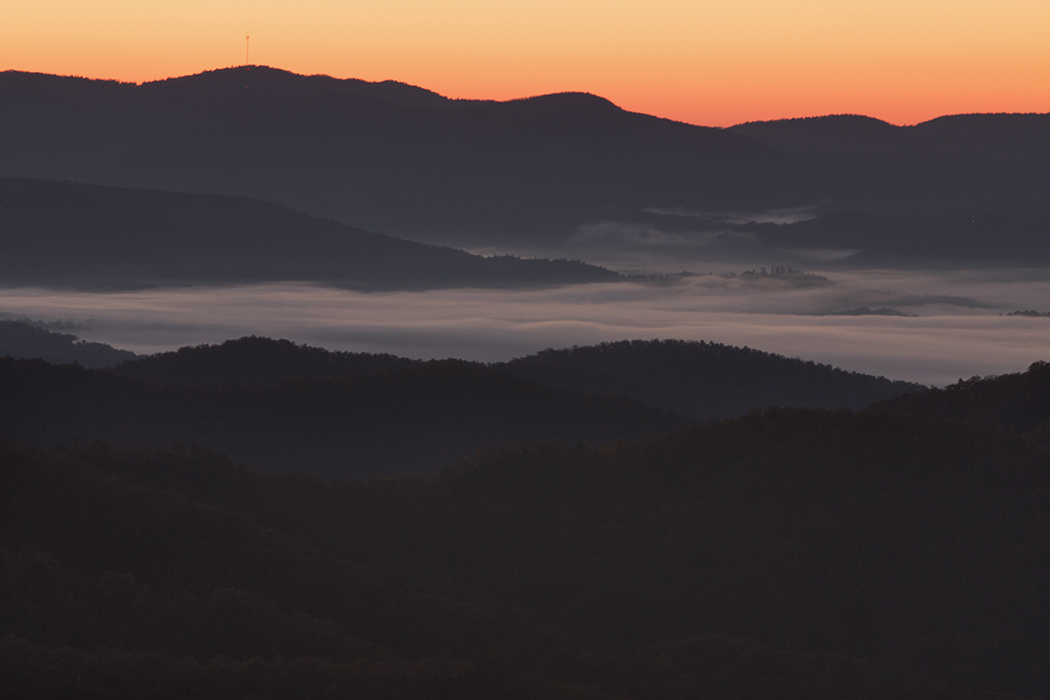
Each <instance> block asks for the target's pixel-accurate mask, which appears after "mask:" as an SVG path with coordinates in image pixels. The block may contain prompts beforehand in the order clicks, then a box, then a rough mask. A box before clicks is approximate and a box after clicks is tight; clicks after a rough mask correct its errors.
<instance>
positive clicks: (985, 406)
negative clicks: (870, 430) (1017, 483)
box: [872, 362, 1050, 447]
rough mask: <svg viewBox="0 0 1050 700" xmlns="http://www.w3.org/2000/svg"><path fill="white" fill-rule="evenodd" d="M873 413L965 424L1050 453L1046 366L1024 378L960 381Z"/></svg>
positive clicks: (1033, 369) (1048, 374) (882, 406)
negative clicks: (1012, 438)
mask: <svg viewBox="0 0 1050 700" xmlns="http://www.w3.org/2000/svg"><path fill="white" fill-rule="evenodd" d="M872 409H873V410H875V411H880V412H885V413H899V414H903V415H912V416H922V417H925V418H930V419H933V420H950V421H956V422H959V423H966V424H968V425H972V426H974V427H978V428H981V429H983V430H989V431H994V432H998V433H1004V434H1006V435H1013V436H1018V437H1023V438H1025V439H1026V440H1029V441H1031V442H1034V443H1037V444H1040V445H1043V446H1044V447H1050V364H1047V363H1046V362H1036V363H1033V364H1032V366H1030V367H1029V368H1028V371H1026V372H1018V373H1015V374H1003V375H1000V376H998V377H985V378H983V379H982V378H981V377H971V378H970V379H960V380H959V381H958V382H957V383H956V384H951V385H949V386H947V387H945V388H943V389H931V390H930V391H926V392H922V393H916V394H909V395H907V396H899V397H897V398H894V399H888V400H886V401H880V402H879V403H877V404H875V405H874V406H872Z"/></svg>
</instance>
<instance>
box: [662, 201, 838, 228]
mask: <svg viewBox="0 0 1050 700" xmlns="http://www.w3.org/2000/svg"><path fill="white" fill-rule="evenodd" d="M824 209H826V207H823V206H818V205H815V204H813V205H808V206H803V207H785V208H782V209H769V210H766V211H755V212H747V211H734V212H703V211H692V210H689V209H683V208H682V207H674V208H671V209H661V208H657V207H649V208H647V209H645V211H647V212H651V213H653V214H662V215H665V216H683V217H690V218H695V219H713V220H717V221H724V222H726V223H727V224H797V223H798V222H800V221H810V220H811V219H815V218H817V217H818V216H820V215H821V213H823V211H824Z"/></svg>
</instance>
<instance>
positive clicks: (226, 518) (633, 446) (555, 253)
mask: <svg viewBox="0 0 1050 700" xmlns="http://www.w3.org/2000/svg"><path fill="white" fill-rule="evenodd" d="M1048 192H1050V115H1045V114H1025V115H1022V114H975V115H949V116H945V117H942V118H939V119H934V120H931V121H928V122H924V123H921V124H917V125H914V126H894V125H891V124H888V123H886V122H882V121H879V120H875V119H870V118H867V117H861V116H857V115H831V116H825V117H815V118H807V119H790V120H779V121H768V122H750V123H746V124H739V125H736V126H733V127H729V128H724V129H722V128H707V127H701V126H695V125H690V124H684V123H680V122H673V121H670V120H667V119H660V118H657V117H653V116H649V115H645V114H637V113H632V112H628V111H625V110H623V109H621V108H620V107H618V106H617V105H615V104H613V103H612V102H610V101H608V100H606V99H604V98H602V97H599V96H596V95H591V94H586V93H561V94H554V95H540V96H535V97H530V98H527V99H520V100H508V101H489V100H456V99H449V98H446V97H444V96H442V95H440V94H437V93H435V92H432V91H430V90H427V89H425V88H422V87H416V86H412V85H407V84H404V83H400V82H395V81H386V82H380V83H371V82H366V81H361V80H337V79H334V78H329V77H327V76H319V75H315V76H303V75H297V74H295V73H291V72H287V71H282V70H277V69H273V68H268V67H265V66H243V67H241V68H230V69H223V70H217V71H209V72H206V73H201V74H198V75H192V76H183V77H178V78H171V79H168V80H163V81H155V82H149V83H142V84H132V83H119V82H115V81H103V80H87V79H82V78H74V77H62V76H54V75H45V74H35V73H22V72H17V71H6V72H2V73H0V696H2V697H4V698H7V697H11V698H20V699H21V698H26V699H29V698H42V697H47V698H50V697H92V698H106V699H109V698H114V699H115V698H141V697H149V698H183V697H185V698H231V697H237V698H242V697H244V698H248V697H259V698H274V699H277V698H289V699H290V698H321V697H331V698H336V697H355V698H356V697H361V698H376V699H377V700H378V699H379V698H384V699H387V700H390V699H397V698H430V699H435V700H436V699H438V698H450V699H451V698H457V699H461V698H479V699H480V698H492V697H506V698H565V699H566V700H568V699H570V698H573V699H580V698H603V699H612V698H617V699H623V698H631V699H634V700H650V699H651V700H663V699H668V700H670V699H678V698H682V699H685V698H696V697H710V698H740V699H743V698H747V699H754V700H766V699H770V700H771V699H772V698H828V699H829V700H830V699H831V698H836V699H838V698H871V699H872V700H875V699H884V698H912V699H916V700H917V699H919V698H943V699H944V700H949V699H951V700H963V699H969V698H973V699H974V700H976V699H978V698H981V699H982V700H992V699H993V698H994V699H997V700H1013V699H1016V698H1031V699H1035V698H1050V673H1048V667H1047V664H1046V659H1047V658H1050V608H1048V606H1047V605H1046V603H1045V597H1046V596H1045V593H1046V590H1047V589H1048V587H1050V528H1048V523H1050V451H1048V450H1050V365H1048V364H1046V361H1047V360H1050V199H1048V198H1047V193H1048Z"/></svg>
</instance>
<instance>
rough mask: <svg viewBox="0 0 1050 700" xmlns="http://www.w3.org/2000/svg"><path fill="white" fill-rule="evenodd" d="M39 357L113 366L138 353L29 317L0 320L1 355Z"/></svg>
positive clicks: (96, 365) (48, 359) (49, 360)
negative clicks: (46, 325)
mask: <svg viewBox="0 0 1050 700" xmlns="http://www.w3.org/2000/svg"><path fill="white" fill-rule="evenodd" d="M4 356H7V357H15V358H19V359H25V358H29V359H32V358H38V359H41V360H46V361H47V362H51V363H53V364H59V365H63V364H71V363H73V362H77V363H79V364H81V365H83V366H84V367H112V366H113V365H115V364H118V363H120V362H124V361H125V360H131V359H134V358H136V357H137V355H136V354H135V353H133V352H131V351H129V350H118V349H117V348H114V347H113V346H111V345H106V344H105V343H92V342H89V341H85V340H81V339H79V338H77V336H75V335H73V334H72V333H59V332H56V331H52V330H48V329H47V328H41V327H40V326H38V325H35V324H33V323H30V322H26V321H13V320H0V357H4Z"/></svg>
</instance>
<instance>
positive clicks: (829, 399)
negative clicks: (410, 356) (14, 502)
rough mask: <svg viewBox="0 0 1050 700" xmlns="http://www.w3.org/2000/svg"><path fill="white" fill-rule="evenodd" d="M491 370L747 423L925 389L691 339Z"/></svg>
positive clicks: (197, 350) (253, 367)
mask: <svg viewBox="0 0 1050 700" xmlns="http://www.w3.org/2000/svg"><path fill="white" fill-rule="evenodd" d="M413 364H415V362H414V361H413V360H407V359H404V358H397V357H394V356H392V355H371V354H366V353H347V352H331V351H328V350H323V349H321V348H313V347H307V346H302V345H295V344H294V343H291V342H290V341H287V340H271V339H269V338H254V337H253V338H241V339H238V340H228V341H226V342H225V343H222V344H221V345H200V346H197V347H187V348H182V349H180V350H178V351H176V352H167V353H158V354H157V355H153V356H151V357H144V358H138V359H135V360H130V361H127V362H124V363H122V364H120V365H119V366H117V367H114V368H113V371H114V372H115V373H118V374H122V375H125V376H129V377H135V378H138V379H143V380H145V381H149V382H154V383H169V384H193V385H206V384H220V383H223V382H225V383H238V384H258V385H263V384H274V383H277V382H280V381H284V380H288V379H292V378H295V377H308V376H309V377H325V376H329V377H333V376H339V375H342V374H349V373H354V372H364V373H371V372H376V371H380V370H383V369H392V368H398V367H409V366H412V365H413ZM490 367H492V368H493V369H498V370H501V371H505V372H509V373H510V374H513V375H515V376H518V377H521V378H524V379H529V380H532V381H536V382H539V383H541V384H545V385H547V386H550V387H553V388H556V389H561V390H566V391H574V392H582V393H585V394H595V395H598V396H609V397H615V396H626V397H629V398H631V399H634V400H635V401H639V402H641V403H643V404H646V405H648V406H652V407H656V408H662V409H664V410H667V411H672V412H675V413H679V414H682V415H687V416H691V417H693V418H696V419H701V420H707V419H720V418H730V417H739V416H742V415H744V414H745V413H747V412H748V411H750V410H752V409H755V408H765V407H767V406H800V407H810V408H827V409H835V408H850V409H854V410H857V409H861V408H864V407H865V406H867V405H868V404H870V403H872V402H873V401H878V400H881V399H885V398H889V397H892V396H897V395H899V394H904V393H907V392H910V391H919V390H922V389H924V387H922V386H920V385H918V384H912V383H909V382H899V381H891V380H889V379H886V378H885V377H873V376H871V375H867V374H859V373H857V372H847V371H844V370H841V369H836V368H833V367H830V366H828V365H821V364H817V363H814V362H805V361H803V360H798V359H789V358H786V357H782V356H780V355H775V354H772V353H767V352H762V351H759V350H753V349H751V348H737V347H732V346H729V345H721V344H719V343H706V342H696V341H684V340H651V341H640V340H630V341H629V340H625V341H620V342H617V343H602V344H601V345H596V346H590V347H576V348H571V349H565V350H544V351H543V352H539V353H537V354H535V355H529V356H527V357H523V358H519V359H516V360H511V361H510V362H501V363H494V364H492V365H490Z"/></svg>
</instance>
